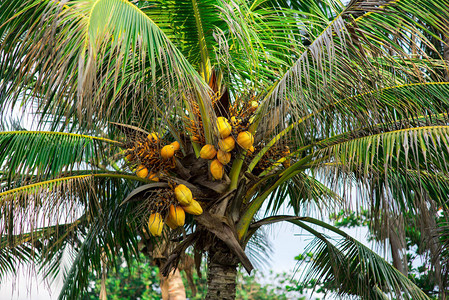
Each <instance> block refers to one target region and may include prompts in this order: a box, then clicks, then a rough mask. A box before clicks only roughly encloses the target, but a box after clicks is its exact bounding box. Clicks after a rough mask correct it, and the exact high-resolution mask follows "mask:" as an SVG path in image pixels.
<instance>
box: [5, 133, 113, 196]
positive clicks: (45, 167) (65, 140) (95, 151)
mask: <svg viewBox="0 0 449 300" xmlns="http://www.w3.org/2000/svg"><path fill="white" fill-rule="evenodd" d="M103 144H111V145H117V144H120V143H119V142H117V141H113V140H109V139H106V138H97V137H91V136H86V135H79V134H71V133H64V132H44V131H7V132H0V166H1V167H2V169H3V170H5V173H4V174H2V175H3V176H2V177H5V181H7V183H8V185H9V184H10V183H11V182H12V181H15V180H17V179H18V178H17V177H18V176H21V177H22V178H21V179H22V181H24V182H26V181H31V182H33V181H36V180H40V179H48V178H52V177H53V178H54V177H58V176H59V175H60V174H62V173H64V172H70V171H72V170H74V169H76V168H79V167H80V166H81V164H88V165H91V166H95V165H96V164H98V163H101V162H103V161H105V160H106V159H107V157H108V156H109V155H110V154H111V153H110V152H111V151H112V150H113V149H112V148H110V149H109V151H108V148H107V147H105V146H104V145H103ZM8 185H5V186H2V187H1V188H2V189H6V188H10V187H8Z"/></svg>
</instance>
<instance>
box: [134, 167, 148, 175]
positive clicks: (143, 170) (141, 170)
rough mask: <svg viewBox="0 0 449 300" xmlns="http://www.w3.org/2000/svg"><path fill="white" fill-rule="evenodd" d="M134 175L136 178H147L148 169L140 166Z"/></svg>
mask: <svg viewBox="0 0 449 300" xmlns="http://www.w3.org/2000/svg"><path fill="white" fill-rule="evenodd" d="M136 175H137V177H140V178H147V176H148V169H147V168H146V167H145V166H143V165H140V166H138V167H137V169H136Z"/></svg>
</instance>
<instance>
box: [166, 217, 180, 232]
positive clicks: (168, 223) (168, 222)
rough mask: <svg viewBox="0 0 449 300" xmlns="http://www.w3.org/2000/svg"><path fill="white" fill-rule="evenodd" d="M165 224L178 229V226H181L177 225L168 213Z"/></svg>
mask: <svg viewBox="0 0 449 300" xmlns="http://www.w3.org/2000/svg"><path fill="white" fill-rule="evenodd" d="M165 224H167V225H168V227H170V228H171V229H176V228H178V227H179V226H178V225H176V224H175V223H173V221H172V220H171V219H170V218H169V217H168V215H167V217H166V218H165Z"/></svg>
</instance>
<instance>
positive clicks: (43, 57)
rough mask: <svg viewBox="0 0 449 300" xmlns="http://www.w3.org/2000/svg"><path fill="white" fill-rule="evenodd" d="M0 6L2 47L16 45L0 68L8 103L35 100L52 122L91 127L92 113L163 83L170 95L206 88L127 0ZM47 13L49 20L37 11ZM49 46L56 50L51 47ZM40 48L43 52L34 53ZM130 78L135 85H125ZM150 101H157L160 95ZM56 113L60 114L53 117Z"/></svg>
mask: <svg viewBox="0 0 449 300" xmlns="http://www.w3.org/2000/svg"><path fill="white" fill-rule="evenodd" d="M2 8H5V9H2V13H1V14H0V20H2V21H3V22H2V23H4V26H2V27H1V28H0V37H2V39H3V43H2V47H0V51H1V52H4V51H8V49H11V48H16V49H17V51H15V52H13V53H11V55H10V56H8V57H7V62H5V65H4V68H3V70H2V71H1V72H0V73H1V74H2V79H3V81H2V88H4V89H5V90H8V91H9V92H8V97H6V98H4V99H2V102H3V103H2V107H4V106H5V105H6V104H8V103H12V105H14V104H15V103H16V102H17V101H19V99H20V102H21V103H22V105H23V104H25V103H30V104H31V103H36V104H37V109H38V110H39V111H40V112H41V113H43V115H44V116H45V115H47V114H48V115H47V116H48V118H47V120H49V121H60V120H61V119H59V118H60V117H61V116H65V117H66V122H67V123H69V122H75V123H78V124H81V123H80V122H79V121H81V120H83V119H85V121H86V122H87V123H90V124H91V123H92V117H93V115H95V117H96V118H97V119H98V118H100V119H102V118H105V119H108V118H109V117H110V113H111V112H112V111H114V110H113V108H114V107H115V106H116V105H117V102H116V100H117V99H119V98H121V99H123V98H127V97H131V96H132V94H133V93H134V92H136V90H138V91H142V92H144V91H147V89H148V87H151V86H152V85H153V86H154V84H156V82H157V81H161V80H162V81H163V84H164V85H166V86H167V87H169V86H170V85H171V87H169V90H170V92H172V91H176V90H178V89H179V88H182V89H183V90H184V92H186V93H187V92H188V89H190V88H193V87H200V86H202V84H201V83H200V79H199V77H198V73H197V72H196V71H195V69H194V68H193V67H192V66H191V65H190V63H189V62H188V61H187V60H186V58H185V57H184V56H183V55H182V54H181V53H180V51H179V50H178V49H177V48H176V47H175V46H174V45H173V44H172V42H171V41H170V40H169V39H168V38H167V36H165V34H164V33H163V32H162V31H161V29H160V28H159V27H158V26H157V25H156V24H155V23H154V21H153V20H151V19H150V18H149V17H148V16H147V15H146V14H144V13H143V12H142V11H140V10H139V9H138V8H137V7H136V6H135V5H134V4H132V3H130V2H128V1H122V0H96V1H70V2H68V3H67V4H65V5H63V4H60V3H59V4H58V3H56V2H53V1H33V0H29V1H25V2H20V3H18V2H16V1H9V2H4V3H2ZM42 11H45V12H46V14H45V16H49V17H43V16H42V15H41V14H39V12H42ZM37 28H40V29H37ZM55 30H56V31H57V32H58V33H59V34H56V35H55V34H54V31H55ZM25 36H26V37H27V38H24V37H25ZM48 44H51V45H52V48H51V49H47V48H46V46H45V45H48ZM36 45H38V46H37V47H38V48H39V49H38V50H37V51H32V49H33V48H36ZM52 49H53V50H52ZM25 53H27V54H25ZM31 53H33V54H31ZM49 61H51V62H52V63H51V64H49V63H48V62H49ZM33 64H37V65H41V66H42V68H41V69H40V70H39V72H37V71H36V70H37V69H33V70H31V69H30V67H31V65H33ZM119 69H120V71H118V70H119ZM99 74H101V75H99ZM137 78H139V79H137ZM130 83H132V84H133V85H135V89H133V90H130V89H128V88H126V86H128V85H129V84H130ZM54 86H58V89H55V88H54ZM94 90H95V92H94ZM153 92H154V91H153ZM167 92H168V91H167ZM146 94H147V95H148V96H150V93H146ZM24 95H25V97H24ZM177 97H181V93H179V94H178V96H177ZM150 99H151V100H149V101H151V102H152V103H157V101H156V100H157V98H156V97H154V94H153V96H150ZM178 99H179V98H178ZM172 106H173V104H172ZM89 107H90V108H89ZM92 107H96V110H95V112H94V111H93V109H92ZM120 107H121V108H122V109H123V108H124V104H123V103H122V104H120ZM143 107H146V108H145V109H147V110H148V109H150V107H148V106H147V105H146V106H143ZM139 113H140V112H139ZM146 113H148V112H146ZM53 114H57V115H59V118H57V119H56V120H53V119H52V118H50V115H53ZM115 121H121V120H117V119H116V120H115ZM83 124H84V123H83Z"/></svg>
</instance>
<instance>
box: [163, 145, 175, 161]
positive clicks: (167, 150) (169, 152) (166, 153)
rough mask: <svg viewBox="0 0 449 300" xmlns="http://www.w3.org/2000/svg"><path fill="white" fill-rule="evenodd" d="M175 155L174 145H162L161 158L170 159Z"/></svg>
mask: <svg viewBox="0 0 449 300" xmlns="http://www.w3.org/2000/svg"><path fill="white" fill-rule="evenodd" d="M173 155H175V147H173V145H167V146H164V147H162V149H161V156H162V158H163V159H170V158H172V157H173Z"/></svg>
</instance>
